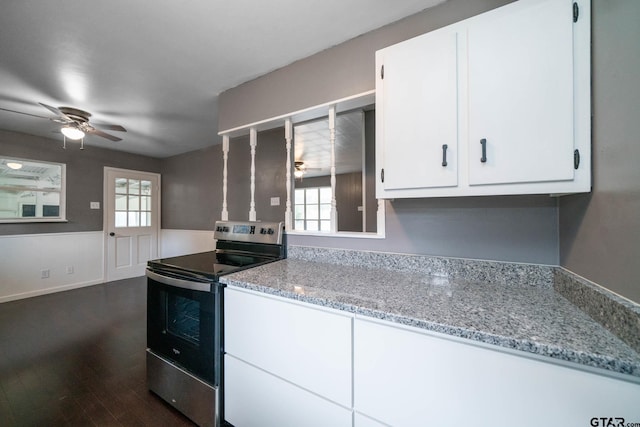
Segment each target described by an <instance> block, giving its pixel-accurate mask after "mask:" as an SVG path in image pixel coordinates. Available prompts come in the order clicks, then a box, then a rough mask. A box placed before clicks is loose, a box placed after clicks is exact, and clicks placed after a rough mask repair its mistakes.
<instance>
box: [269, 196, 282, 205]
mask: <svg viewBox="0 0 640 427" xmlns="http://www.w3.org/2000/svg"><path fill="white" fill-rule="evenodd" d="M271 206H280V197H272V198H271Z"/></svg>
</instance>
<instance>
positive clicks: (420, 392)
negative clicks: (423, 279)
mask: <svg viewBox="0 0 640 427" xmlns="http://www.w3.org/2000/svg"><path fill="white" fill-rule="evenodd" d="M638 402H640V384H637V383H632V382H628V381H624V380H620V379H614V378H611V377H608V376H604V375H598V374H594V373H591V372H585V371H582V370H578V369H574V368H571V367H566V366H559V365H556V364H553V363H548V362H544V361H539V360H533V359H531V358H527V357H521V356H518V355H515V354H511V353H505V352H502V351H499V350H494V349H491V348H488V347H480V346H476V345H473V344H467V343H463V342H460V341H459V340H457V341H456V340H451V339H448V338H443V337H441V336H436V335H433V334H425V333H422V332H418V331H415V330H413V329H411V330H409V329H407V328H398V327H395V326H388V325H386V324H381V323H378V322H375V323H374V322H370V321H366V320H361V319H356V320H355V323H354V409H355V410H356V411H357V412H359V413H363V414H367V415H369V416H371V417H373V418H375V419H377V420H381V421H382V422H384V423H386V424H389V425H392V426H394V427H410V426H415V427H422V426H425V425H435V426H445V425H446V426H453V425H474V426H492V427H500V426H504V427H511V426H516V425H517V426H525V427H526V426H531V427H539V426H552V425H553V426H569V427H571V426H576V427H578V426H580V427H581V426H585V425H589V422H590V420H591V418H593V417H604V416H609V417H624V418H625V419H626V420H627V421H632V420H640V405H638ZM607 414H609V415H607Z"/></svg>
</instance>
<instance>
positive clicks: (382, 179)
mask: <svg viewBox="0 0 640 427" xmlns="http://www.w3.org/2000/svg"><path fill="white" fill-rule="evenodd" d="M380 181H382V182H384V168H382V170H381V171H380Z"/></svg>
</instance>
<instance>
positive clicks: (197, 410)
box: [147, 221, 286, 427]
mask: <svg viewBox="0 0 640 427" xmlns="http://www.w3.org/2000/svg"><path fill="white" fill-rule="evenodd" d="M214 238H215V239H216V250H215V251H210V252H202V253H197V254H192V255H184V256H177V257H171V258H163V259H158V260H154V261H149V262H148V264H147V347H148V348H147V385H148V388H149V390H151V391H153V392H154V393H156V394H157V395H159V396H160V397H161V398H163V399H164V400H165V401H167V402H168V403H169V404H171V405H173V406H174V407H175V408H176V409H178V410H179V411H180V412H182V413H184V414H185V415H186V416H187V417H189V418H190V419H191V420H193V421H194V422H195V423H196V424H198V425H199V426H203V427H204V426H207V427H210V426H212V427H217V426H220V425H222V422H223V421H224V410H223V409H224V384H223V379H224V375H223V368H224V367H223V360H224V357H223V356H224V355H223V352H224V347H223V345H224V334H223V332H224V329H223V318H224V317H223V310H224V294H223V291H222V289H223V286H224V285H222V284H221V283H219V281H218V278H219V277H220V276H222V275H224V274H229V273H233V272H235V271H239V270H244V269H247V268H252V267H255V266H258V265H262V264H266V263H269V262H273V261H277V260H280V259H283V258H285V257H286V253H285V251H286V244H285V242H284V241H283V240H284V230H283V224H282V223H281V222H251V221H246V222H242V221H217V222H216V224H215V231H214Z"/></svg>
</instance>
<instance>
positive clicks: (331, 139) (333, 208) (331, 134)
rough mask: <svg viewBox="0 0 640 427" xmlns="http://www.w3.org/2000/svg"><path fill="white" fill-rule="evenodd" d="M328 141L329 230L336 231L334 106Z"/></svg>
mask: <svg viewBox="0 0 640 427" xmlns="http://www.w3.org/2000/svg"><path fill="white" fill-rule="evenodd" d="M329 143H330V144H331V232H332V233H336V232H337V231H338V208H337V203H336V107H335V106H331V107H330V108H329Z"/></svg>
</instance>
